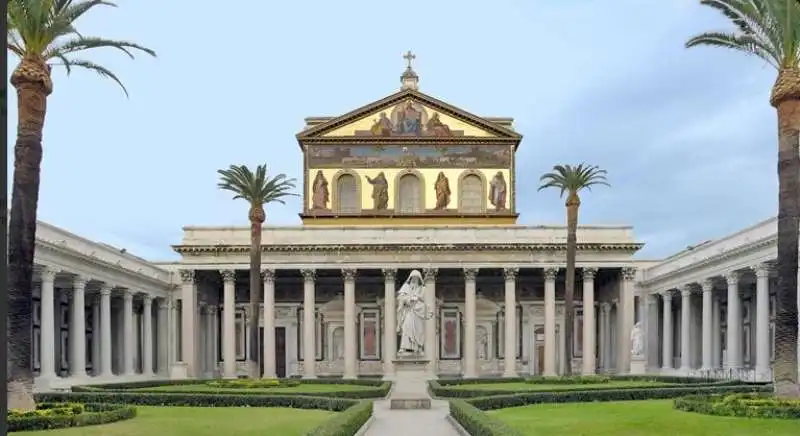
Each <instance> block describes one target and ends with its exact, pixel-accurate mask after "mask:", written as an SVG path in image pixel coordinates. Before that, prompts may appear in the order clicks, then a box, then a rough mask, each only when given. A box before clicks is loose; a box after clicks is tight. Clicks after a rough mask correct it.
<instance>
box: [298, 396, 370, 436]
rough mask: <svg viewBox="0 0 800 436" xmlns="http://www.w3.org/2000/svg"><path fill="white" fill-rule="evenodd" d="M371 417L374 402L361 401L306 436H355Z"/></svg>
mask: <svg viewBox="0 0 800 436" xmlns="http://www.w3.org/2000/svg"><path fill="white" fill-rule="evenodd" d="M370 417H372V401H359V402H358V403H356V404H353V405H352V406H350V407H349V408H347V409H346V410H345V411H343V412H341V413H339V414H337V415H335V416H333V417H332V418H330V419H329V420H328V421H326V422H325V423H324V424H322V425H320V426H319V427H317V428H315V429H314V430H311V431H310V432H308V433H306V436H353V435H355V434H356V433H358V431H359V430H360V429H361V427H363V426H364V424H366V423H367V421H369V419H370Z"/></svg>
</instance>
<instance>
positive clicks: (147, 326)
mask: <svg viewBox="0 0 800 436" xmlns="http://www.w3.org/2000/svg"><path fill="white" fill-rule="evenodd" d="M143 298H144V306H143V308H142V312H143V315H142V317H143V318H142V319H143V321H142V323H143V324H144V326H143V327H142V330H144V332H143V334H144V338H143V339H142V348H143V351H142V374H143V375H145V376H148V377H150V376H152V375H153V296H152V295H149V294H145V295H144V296H143Z"/></svg>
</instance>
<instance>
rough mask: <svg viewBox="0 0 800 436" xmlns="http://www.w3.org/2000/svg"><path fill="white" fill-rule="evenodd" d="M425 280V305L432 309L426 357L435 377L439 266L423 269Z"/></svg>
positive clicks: (436, 370)
mask: <svg viewBox="0 0 800 436" xmlns="http://www.w3.org/2000/svg"><path fill="white" fill-rule="evenodd" d="M423 274H424V281H425V305H426V306H427V307H428V310H429V311H431V315H432V316H431V317H430V318H428V320H427V321H425V358H426V359H428V362H429V363H428V373H429V376H432V377H435V376H436V374H437V373H438V372H439V356H438V355H437V352H438V349H439V347H438V344H437V341H436V320H437V319H439V317H438V310H437V307H436V276H437V275H438V274H439V270H438V269H437V268H425V270H424V271H423Z"/></svg>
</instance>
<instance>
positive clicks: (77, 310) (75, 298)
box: [69, 276, 88, 378]
mask: <svg viewBox="0 0 800 436" xmlns="http://www.w3.org/2000/svg"><path fill="white" fill-rule="evenodd" d="M87 282H88V280H87V279H85V278H83V277H80V276H77V277H75V279H74V280H73V282H72V283H73V284H72V323H71V324H72V325H71V326H70V332H69V335H70V339H71V340H70V341H69V344H70V373H71V374H70V375H71V376H72V377H76V378H84V377H86V300H85V295H86V283H87Z"/></svg>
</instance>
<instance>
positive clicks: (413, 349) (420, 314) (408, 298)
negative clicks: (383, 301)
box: [397, 270, 433, 356]
mask: <svg viewBox="0 0 800 436" xmlns="http://www.w3.org/2000/svg"><path fill="white" fill-rule="evenodd" d="M424 289H425V288H424V283H423V280H422V274H421V273H420V272H419V271H417V270H413V271H411V274H409V275H408V278H407V279H406V281H405V283H403V286H401V287H400V290H398V291H397V332H398V333H399V334H400V349H399V352H398V355H401V356H402V355H412V356H420V355H422V352H423V351H424V349H425V320H427V319H430V318H431V316H433V314H432V313H431V312H430V310H429V308H428V307H427V305H426V304H425V295H424Z"/></svg>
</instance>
